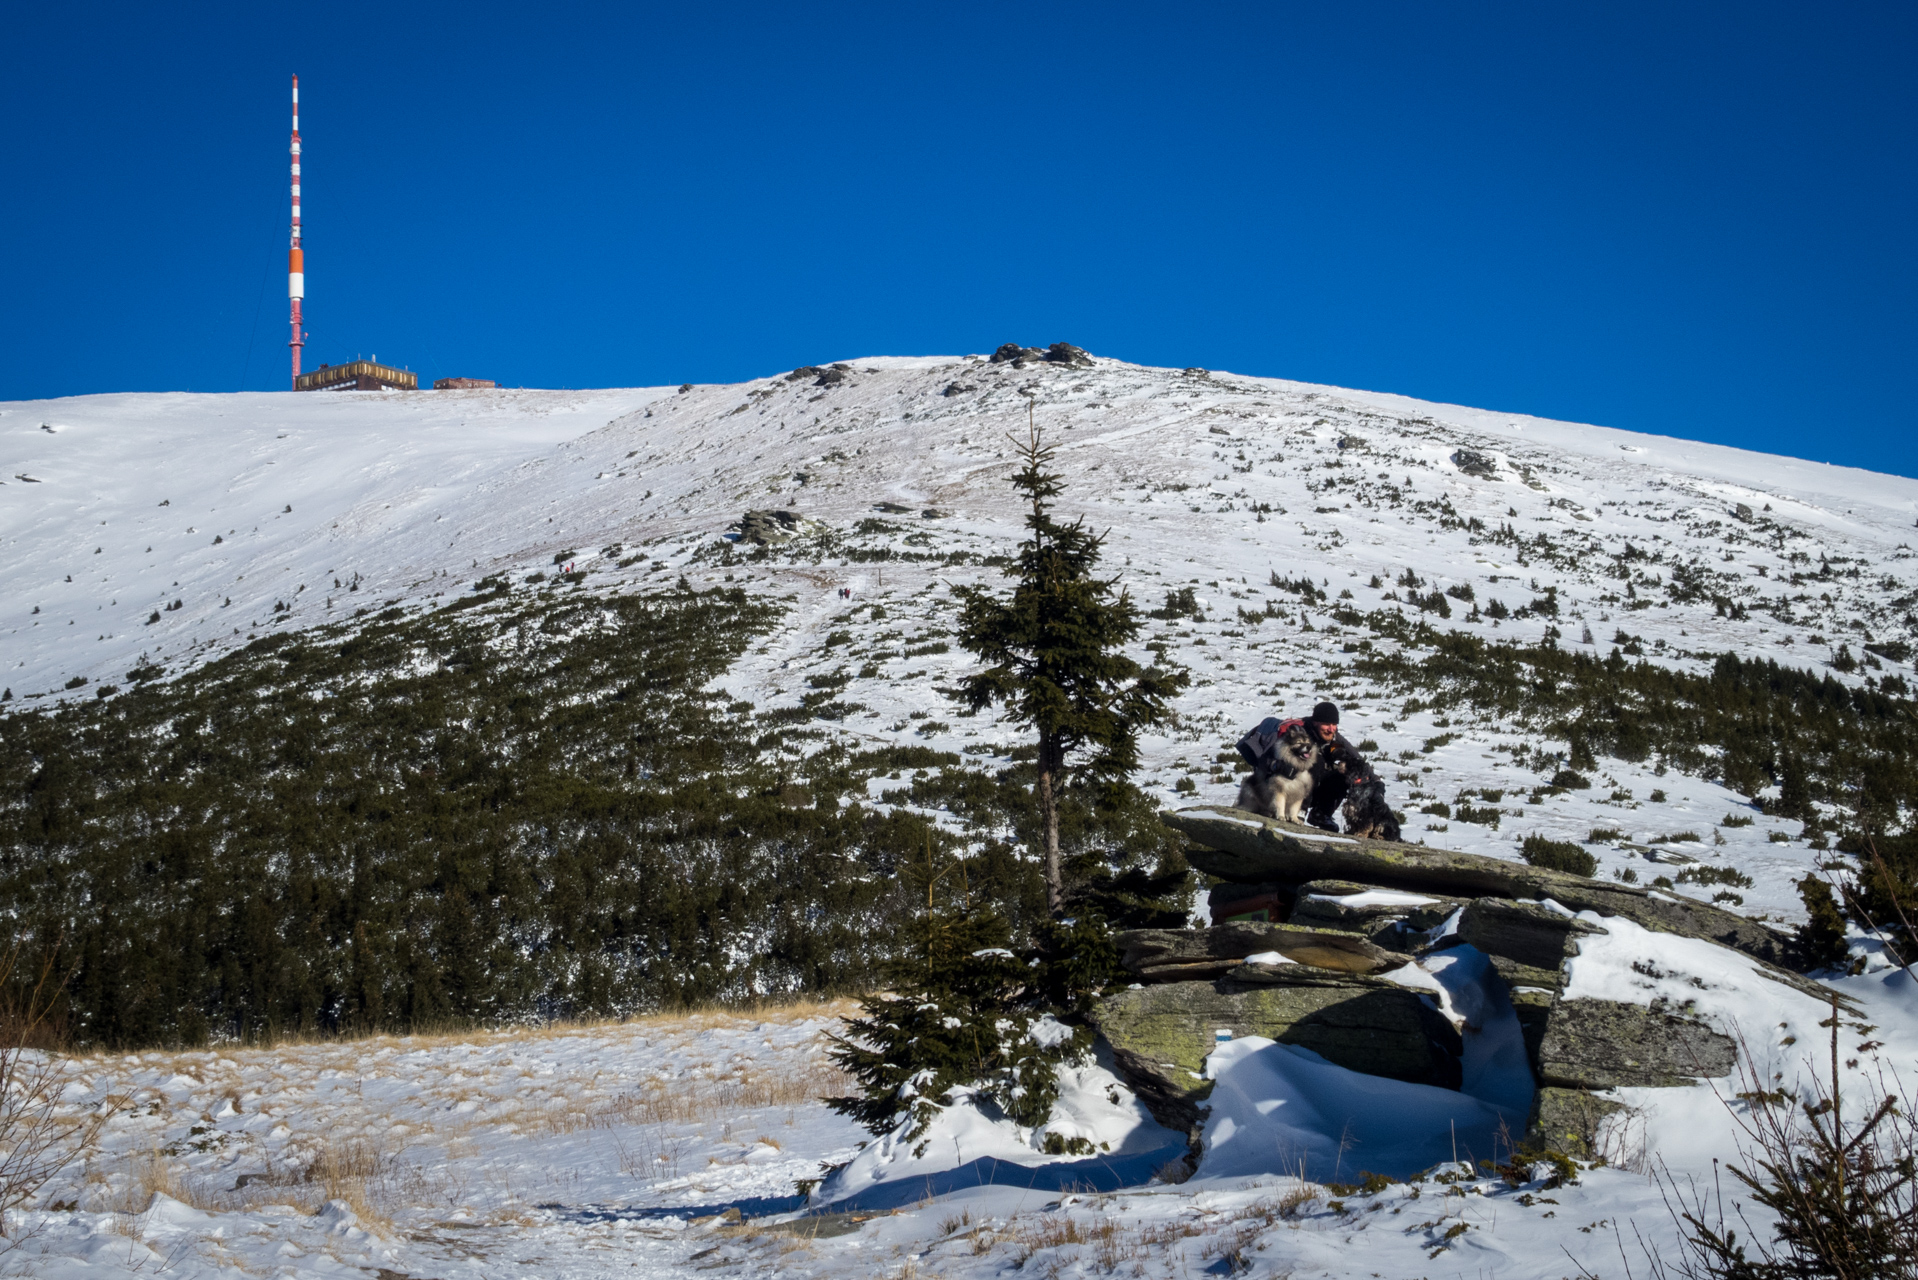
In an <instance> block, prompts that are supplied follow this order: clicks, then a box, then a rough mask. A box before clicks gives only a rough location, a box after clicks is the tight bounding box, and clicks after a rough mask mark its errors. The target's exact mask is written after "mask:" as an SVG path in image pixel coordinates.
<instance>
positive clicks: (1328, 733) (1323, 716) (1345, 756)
mask: <svg viewBox="0 0 1918 1280" xmlns="http://www.w3.org/2000/svg"><path fill="white" fill-rule="evenodd" d="M1305 727H1306V729H1307V730H1308V731H1309V732H1310V733H1311V734H1312V736H1313V738H1315V739H1316V740H1317V741H1318V744H1319V758H1318V762H1317V763H1316V764H1314V765H1313V766H1312V798H1311V799H1310V800H1307V801H1306V802H1305V820H1306V821H1307V822H1309V823H1311V824H1312V825H1313V826H1315V827H1319V828H1321V829H1323V830H1326V831H1337V830H1338V829H1339V825H1338V823H1336V822H1334V821H1333V820H1332V815H1333V814H1334V813H1337V812H1338V808H1339V805H1340V804H1341V803H1342V802H1343V801H1344V800H1345V792H1346V789H1347V788H1348V787H1350V785H1351V783H1350V781H1349V779H1352V778H1364V777H1369V776H1370V775H1371V773H1372V766H1371V765H1370V764H1368V763H1367V762H1366V759H1365V757H1364V756H1362V755H1360V754H1359V749H1358V748H1357V747H1355V746H1353V745H1352V744H1351V743H1349V742H1347V741H1346V740H1345V735H1344V734H1342V733H1340V732H1339V709H1338V706H1337V704H1335V703H1331V702H1321V703H1320V704H1319V705H1318V706H1316V707H1313V708H1312V714H1311V715H1309V716H1307V717H1306V718H1305Z"/></svg>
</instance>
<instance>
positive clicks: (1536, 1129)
mask: <svg viewBox="0 0 1918 1280" xmlns="http://www.w3.org/2000/svg"><path fill="white" fill-rule="evenodd" d="M1624 1109H1625V1104H1624V1103H1622V1102H1613V1101H1611V1100H1610V1099H1609V1098H1595V1097H1593V1096H1592V1095H1591V1094H1589V1093H1586V1092H1585V1091H1584V1090H1583V1089H1555V1088H1551V1087H1547V1088H1543V1089H1540V1090H1539V1091H1538V1092H1537V1093H1535V1094H1534V1095H1532V1117H1531V1123H1530V1124H1529V1125H1527V1126H1526V1133H1525V1136H1526V1138H1527V1139H1528V1140H1529V1141H1530V1142H1531V1143H1533V1144H1534V1145H1537V1146H1542V1147H1545V1148H1547V1149H1549V1150H1552V1151H1562V1152H1564V1153H1565V1154H1566V1155H1568V1156H1578V1157H1581V1158H1584V1159H1590V1158H1591V1157H1593V1156H1595V1155H1597V1154H1598V1129H1599V1126H1600V1125H1601V1124H1603V1123H1604V1122H1605V1117H1606V1116H1609V1115H1611V1114H1613V1113H1614V1112H1618V1111H1623V1110H1624Z"/></svg>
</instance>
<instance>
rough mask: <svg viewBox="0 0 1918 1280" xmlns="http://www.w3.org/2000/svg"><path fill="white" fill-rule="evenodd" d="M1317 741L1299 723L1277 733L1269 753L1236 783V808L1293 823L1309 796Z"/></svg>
mask: <svg viewBox="0 0 1918 1280" xmlns="http://www.w3.org/2000/svg"><path fill="white" fill-rule="evenodd" d="M1318 758H1319V744H1318V743H1316V742H1314V741H1312V735H1311V734H1310V733H1309V732H1307V731H1306V728H1305V726H1304V725H1302V724H1296V723H1295V724H1292V725H1290V726H1289V727H1287V728H1286V730H1285V731H1284V732H1283V733H1281V734H1280V735H1279V741H1278V745H1277V746H1276V747H1275V748H1274V749H1273V751H1272V752H1271V754H1270V755H1268V756H1266V757H1265V758H1264V759H1263V760H1261V761H1258V762H1256V763H1254V764H1253V766H1252V772H1251V773H1250V774H1249V775H1247V777H1246V778H1245V780H1244V781H1243V782H1241V783H1240V784H1239V801H1238V807H1239V808H1241V809H1249V810H1251V811H1252V812H1253V813H1257V814H1263V815H1264V816H1265V817H1268V818H1278V819H1280V820H1282V821H1285V822H1297V821H1299V819H1300V814H1301V813H1303V812H1304V810H1305V802H1306V800H1308V799H1309V798H1310V797H1311V795H1312V766H1313V764H1314V763H1315V762H1317V760H1318Z"/></svg>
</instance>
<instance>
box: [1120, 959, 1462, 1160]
mask: <svg viewBox="0 0 1918 1280" xmlns="http://www.w3.org/2000/svg"><path fill="white" fill-rule="evenodd" d="M1257 968H1258V969H1259V970H1260V971H1261V974H1260V976H1261V980H1260V981H1258V982H1235V981H1231V980H1226V979H1220V980H1216V981H1212V982H1172V983H1162V984H1159V985H1156V986H1149V987H1139V988H1137V989H1134V990H1128V991H1120V992H1118V993H1116V994H1114V995H1111V996H1108V997H1106V998H1105V999H1104V1000H1101V1001H1100V1002H1099V1003H1098V1004H1097V1005H1096V1006H1094V1009H1093V1015H1092V1017H1093V1024H1094V1025H1095V1026H1096V1027H1097V1028H1098V1030H1099V1032H1100V1034H1101V1035H1103V1036H1104V1037H1105V1039H1106V1041H1107V1043H1108V1044H1110V1045H1111V1047H1112V1053H1113V1059H1114V1061H1115V1063H1116V1065H1117V1066H1118V1068H1119V1070H1120V1072H1121V1073H1122V1074H1123V1075H1124V1076H1125V1077H1126V1079H1127V1081H1128V1083H1131V1084H1132V1085H1133V1087H1134V1088H1135V1089H1138V1090H1139V1091H1140V1096H1141V1098H1142V1099H1144V1100H1146V1101H1147V1103H1148V1105H1152V1104H1153V1101H1154V1100H1155V1099H1156V1100H1158V1101H1159V1103H1160V1106H1161V1107H1163V1106H1165V1105H1166V1104H1171V1105H1172V1106H1173V1107H1183V1108H1185V1109H1187V1110H1188V1111H1192V1112H1194V1113H1195V1112H1196V1105H1197V1103H1199V1102H1200V1101H1202V1100H1203V1099H1204V1098H1205V1097H1206V1095H1208V1094H1209V1093H1210V1092H1211V1091H1212V1082H1211V1081H1209V1080H1207V1079H1205V1078H1204V1068H1205V1058H1206V1055H1207V1054H1209V1053H1211V1052H1212V1049H1213V1047H1214V1046H1215V1045H1216V1044H1217V1043H1218V1032H1220V1031H1229V1032H1230V1033H1231V1034H1232V1036H1233V1037H1234V1038H1239V1037H1243V1036H1264V1037H1266V1038H1268V1039H1271V1040H1277V1041H1279V1042H1280V1043H1282V1044H1295V1045H1299V1046H1302V1047H1303V1048H1307V1049H1310V1050H1312V1051H1313V1052H1314V1053H1317V1054H1319V1055H1320V1056H1321V1057H1323V1058H1325V1059H1326V1060H1327V1061H1329V1062H1333V1063H1337V1064H1338V1065H1339V1066H1342V1067H1349V1068H1350V1069H1352V1070H1353V1071H1360V1072H1364V1073H1365V1074H1367V1075H1375V1076H1388V1077H1390V1078H1392V1079H1394V1080H1409V1081H1412V1082H1415V1083H1418V1084H1435V1085H1441V1086H1444V1087H1446V1088H1452V1089H1456V1088H1458V1085H1459V1079H1460V1074H1459V1056H1460V1053H1461V1052H1462V1046H1461V1044H1460V1041H1459V1035H1458V1032H1457V1030H1455V1029H1454V1028H1453V1026H1452V1024H1451V1023H1450V1022H1447V1021H1446V1020H1445V1018H1444V1017H1443V1016H1442V1015H1440V1014H1439V1013H1438V1012H1437V1011H1436V1010H1434V1009H1432V1008H1430V1007H1429V1006H1428V1005H1427V1004H1426V1003H1425V1002H1424V1001H1423V1000H1421V999H1420V998H1419V997H1418V995H1417V993H1415V992H1413V991H1411V990H1408V989H1407V988H1405V987H1401V986H1397V985H1395V984H1393V983H1391V982H1388V981H1386V980H1385V979H1382V978H1372V977H1364V976H1359V975H1348V974H1337V973H1331V972H1327V971H1326V970H1322V969H1313V968H1311V967H1309V966H1306V965H1274V966H1257ZM1157 1111H1158V1108H1155V1114H1157ZM1163 1122H1164V1121H1163V1120H1162V1123H1163Z"/></svg>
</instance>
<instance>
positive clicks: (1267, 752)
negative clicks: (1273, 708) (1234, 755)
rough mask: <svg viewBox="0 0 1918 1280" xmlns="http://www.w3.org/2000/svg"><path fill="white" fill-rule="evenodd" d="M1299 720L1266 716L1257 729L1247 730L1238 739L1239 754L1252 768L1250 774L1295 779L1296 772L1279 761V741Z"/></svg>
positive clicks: (1300, 722) (1299, 722)
mask: <svg viewBox="0 0 1918 1280" xmlns="http://www.w3.org/2000/svg"><path fill="white" fill-rule="evenodd" d="M1302 723H1303V721H1299V720H1281V719H1279V718H1278V717H1277V716H1267V717H1266V718H1265V719H1263V720H1261V721H1259V723H1258V727H1256V728H1253V729H1248V730H1247V731H1246V734H1245V736H1244V737H1243V738H1240V739H1239V754H1240V755H1241V756H1244V757H1245V762H1246V763H1247V764H1248V765H1250V766H1252V772H1254V773H1256V774H1260V775H1262V776H1271V775H1274V774H1276V775H1278V776H1279V777H1281V778H1295V777H1297V776H1298V772H1299V771H1298V770H1297V769H1294V768H1293V767H1292V766H1291V765H1289V764H1287V763H1286V762H1285V761H1283V760H1281V759H1279V740H1280V739H1281V738H1283V737H1284V736H1285V731H1286V730H1287V729H1290V728H1291V727H1292V726H1293V725H1295V724H1302Z"/></svg>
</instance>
